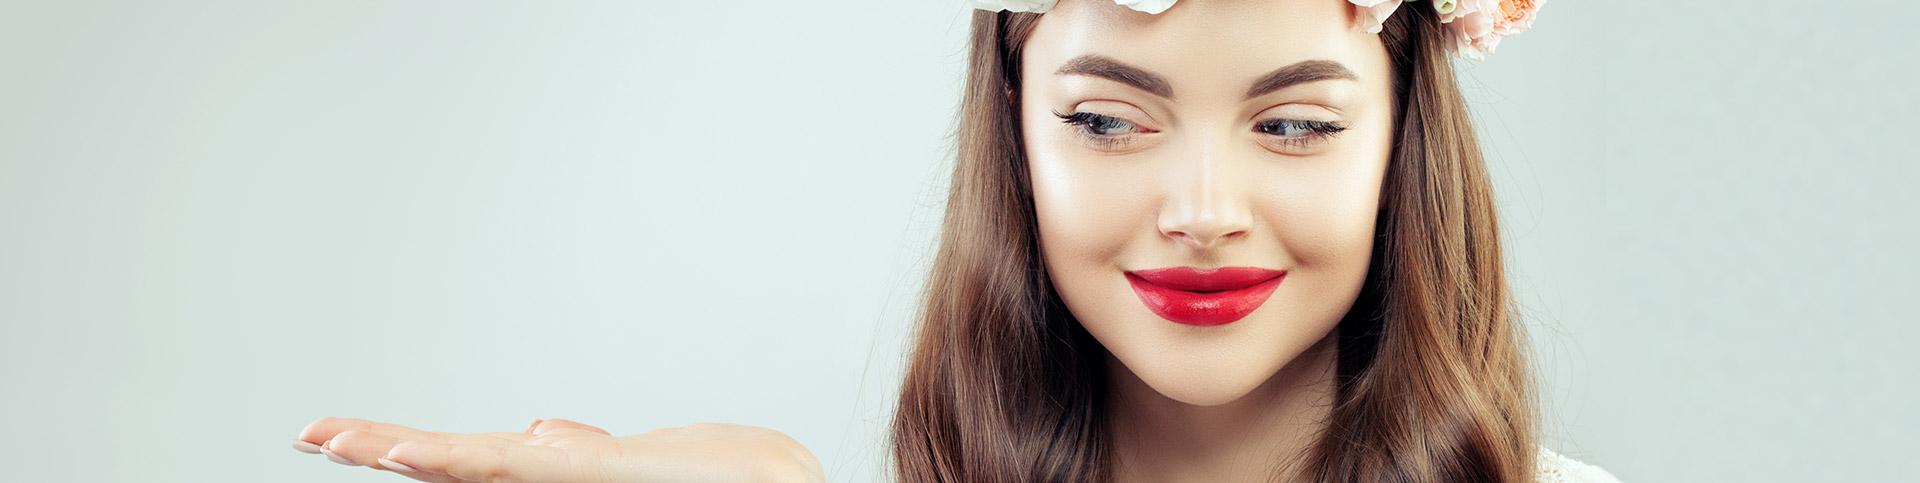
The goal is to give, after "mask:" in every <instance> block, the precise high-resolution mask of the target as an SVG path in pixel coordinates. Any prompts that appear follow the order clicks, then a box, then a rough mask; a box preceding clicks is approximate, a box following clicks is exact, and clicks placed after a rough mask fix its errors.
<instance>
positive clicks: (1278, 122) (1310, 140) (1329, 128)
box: [1053, 111, 1347, 149]
mask: <svg viewBox="0 0 1920 483" xmlns="http://www.w3.org/2000/svg"><path fill="white" fill-rule="evenodd" d="M1053 115H1054V116H1058V117H1059V118H1060V122H1062V123H1065V124H1069V125H1075V126H1079V129H1075V131H1076V132H1077V133H1078V134H1080V137H1082V138H1084V139H1086V140H1087V141H1090V142H1093V143H1095V144H1099V145H1100V146H1101V147H1113V146H1116V145H1118V144H1120V143H1122V142H1123V141H1124V140H1125V137H1126V136H1128V135H1130V134H1101V133H1099V132H1095V130H1094V126H1095V125H1104V124H1109V123H1115V122H1119V123H1126V124H1129V125H1131V124H1133V123H1132V122H1131V121H1127V120H1124V119H1120V118H1116V117H1113V116H1107V115H1101V114H1094V113H1091V112H1084V111H1082V112H1074V113H1072V114H1067V113H1062V112H1059V111H1054V112H1053ZM1289 124H1291V125H1293V127H1296V128H1302V129H1305V130H1306V131H1307V133H1306V134H1301V135H1295V136H1285V135H1279V134H1274V131H1278V130H1284V129H1286V128H1287V127H1288V125H1289ZM1254 127H1255V128H1256V129H1258V130H1259V131H1260V132H1262V133H1265V134H1268V135H1271V136H1273V137H1275V138H1279V139H1280V140H1281V141H1280V142H1282V143H1284V144H1286V145H1287V147H1291V148H1297V149H1299V148H1306V147H1309V146H1312V145H1313V144H1315V143H1318V142H1320V141H1323V140H1326V139H1328V138H1331V137H1333V136H1335V135H1338V134H1340V132H1341V131H1345V130H1347V126H1345V125H1341V124H1339V123H1335V122H1326V121H1308V120H1304V119H1268V120H1265V121H1260V123H1259V124H1255V125H1254Z"/></svg>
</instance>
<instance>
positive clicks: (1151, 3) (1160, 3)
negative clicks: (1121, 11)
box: [1113, 0, 1174, 15]
mask: <svg viewBox="0 0 1920 483" xmlns="http://www.w3.org/2000/svg"><path fill="white" fill-rule="evenodd" d="M1173 2H1174V0H1113V3H1118V4H1120V5H1124V6H1126V7H1127V8H1131V9H1134V10H1139V11H1142V12H1147V13H1151V14H1155V15H1159V14H1160V12H1165V11H1167V8H1168V7H1172V6H1173Z"/></svg>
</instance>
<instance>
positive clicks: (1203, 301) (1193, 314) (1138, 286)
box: [1126, 267, 1287, 326]
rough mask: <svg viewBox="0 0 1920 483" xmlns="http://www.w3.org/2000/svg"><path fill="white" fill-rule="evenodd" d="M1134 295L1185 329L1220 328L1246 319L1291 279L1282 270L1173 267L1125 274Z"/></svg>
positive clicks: (1155, 311) (1148, 308) (1150, 308)
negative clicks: (1184, 325)
mask: <svg viewBox="0 0 1920 483" xmlns="http://www.w3.org/2000/svg"><path fill="white" fill-rule="evenodd" d="M1126 274H1127V283H1129V284H1132V285H1133V293H1134V295H1139V296H1140V301H1141V302H1144V303H1146V304H1147V310H1152V311H1153V313H1154V314H1155V315H1159V316H1160V317H1161V318H1164V319H1167V320H1171V321H1174V322H1179V323H1182V324H1187V325H1199V326H1209V325H1221V324H1225V323H1228V322H1233V321H1236V320H1240V319H1242V318H1245V317H1246V316H1247V314H1250V313H1253V309H1257V308H1260V304H1263V303H1266V302H1267V296H1269V295H1273V291H1274V289H1277V288H1280V281H1281V280H1283V279H1285V278H1287V272H1286V271H1284V270H1267V269H1264V268H1254V267H1222V268H1216V269H1211V270H1201V269H1197V268H1191V267H1173V268H1161V269H1154V270H1135V271H1131V272H1126Z"/></svg>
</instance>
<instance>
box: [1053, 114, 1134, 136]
mask: <svg viewBox="0 0 1920 483" xmlns="http://www.w3.org/2000/svg"><path fill="white" fill-rule="evenodd" d="M1053 115H1055V116H1059V117H1060V122H1064V123H1067V124H1073V125H1077V126H1080V129H1081V130H1082V131H1083V132H1085V133H1086V134H1087V135H1089V136H1119V135H1122V134H1127V133H1131V132H1133V130H1134V125H1133V123H1131V122H1127V121H1126V120H1122V119H1120V118H1117V117H1113V116H1103V115H1099V114H1094V113H1091V112H1076V113H1073V114H1062V113H1059V112H1055V113H1053Z"/></svg>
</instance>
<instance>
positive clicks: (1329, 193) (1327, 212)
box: [1255, 166, 1380, 274]
mask: <svg viewBox="0 0 1920 483" xmlns="http://www.w3.org/2000/svg"><path fill="white" fill-rule="evenodd" d="M1379 180H1380V178H1379V175H1378V170H1377V169H1374V168H1371V167H1366V168H1361V167H1352V166H1350V167H1348V169H1342V170H1340V171H1339V172H1332V173H1322V174H1321V175H1314V176H1303V175H1296V176H1289V177H1285V178H1280V179H1273V180H1270V181H1268V182H1266V183H1263V184H1262V187H1263V188H1262V192H1261V193H1260V194H1259V195H1258V199H1260V200H1263V201H1262V202H1259V203H1258V204H1257V205H1256V208H1255V209H1256V210H1257V211H1258V213H1257V216H1259V218H1260V219H1261V221H1262V222H1264V223H1265V224H1267V225H1268V226H1269V228H1270V229H1269V230H1268V233H1269V234H1270V235H1271V236H1274V237H1277V238H1279V240H1280V245H1281V246H1283V247H1285V250H1286V252H1287V255H1288V256H1289V257H1290V258H1291V259H1292V261H1293V262H1294V264H1296V265H1295V266H1296V267H1297V268H1298V269H1300V270H1313V271H1320V270H1341V271H1354V272H1364V271H1365V269H1366V263H1367V257H1368V256H1369V254H1370V253H1371V251H1372V247H1373V234H1374V222H1375V221H1376V218H1377V214H1378V210H1379V196H1380V181H1379ZM1362 274H1364V273H1362Z"/></svg>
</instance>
